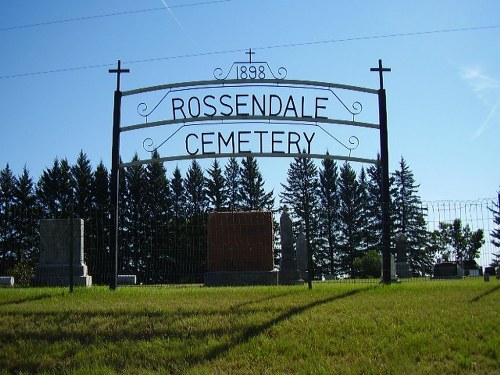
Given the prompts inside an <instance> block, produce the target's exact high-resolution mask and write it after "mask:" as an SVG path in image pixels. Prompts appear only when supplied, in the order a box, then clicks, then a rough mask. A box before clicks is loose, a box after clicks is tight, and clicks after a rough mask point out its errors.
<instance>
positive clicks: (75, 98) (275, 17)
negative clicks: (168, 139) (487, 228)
mask: <svg viewBox="0 0 500 375" xmlns="http://www.w3.org/2000/svg"><path fill="white" fill-rule="evenodd" d="M499 14H500V2H498V1H493V0H491V1H476V0H471V1H466V0H462V1H448V0H442V1H419V2H410V1H371V2H368V1H349V2H347V1H344V2H339V1H331V0H310V1H307V2H306V1H298V0H286V1H285V0H274V1H264V0H255V1H250V0H229V1H209V0H182V1H181V0H148V1H145V0H143V1H127V0H119V1H118V0H112V1H97V0H89V1H85V2H73V1H72V2H69V1H62V0H59V1H56V0H45V1H43V2H41V1H37V2H35V1H31V2H19V1H16V0H2V2H1V3H0V49H1V51H2V52H1V58H0V99H1V100H0V129H1V134H2V136H1V138H0V168H4V167H5V165H6V164H7V163H9V165H10V167H11V168H12V169H13V170H14V172H15V173H16V174H20V173H21V171H22V168H23V166H24V165H25V164H26V165H27V166H28V168H29V170H30V173H31V175H32V176H33V177H34V178H35V180H36V179H37V178H38V176H39V175H40V173H41V172H42V171H43V169H44V168H46V167H50V166H51V165H52V163H53V160H54V158H55V157H59V158H68V160H69V161H70V163H74V161H75V159H76V157H77V155H78V153H79V151H80V150H83V151H84V152H86V153H87V155H88V156H89V158H90V159H91V161H92V163H93V165H94V166H95V165H96V164H97V163H98V162H99V161H100V160H101V159H102V160H103V162H104V163H105V164H106V165H108V166H109V164H110V159H111V127H112V105H113V91H114V89H115V82H116V81H115V77H114V76H112V75H110V74H109V73H108V69H110V68H113V67H114V65H115V64H116V61H117V60H118V59H121V60H122V61H123V65H124V67H126V68H129V69H130V70H131V73H130V74H126V75H124V76H123V79H122V89H123V90H131V89H136V88H140V87H147V86H153V85H160V84H166V83H173V82H183V81H196V80H206V79H212V78H213V76H212V74H213V70H214V69H215V68H217V67H221V68H223V69H227V68H229V67H230V66H231V64H232V62H234V61H241V60H245V59H246V55H245V54H244V51H245V50H246V49H248V48H252V49H253V50H254V51H255V52H256V55H255V57H254V58H255V59H258V60H261V61H267V62H269V65H270V66H271V67H273V68H277V67H280V66H284V67H286V69H287V71H288V75H287V78H289V79H303V80H317V81H327V82H332V83H340V84H349V85H355V86H362V87H369V88H374V89H376V88H378V76H377V74H376V73H373V72H370V68H371V67H374V66H376V65H377V62H378V59H379V58H380V59H383V62H384V65H385V66H388V67H390V68H392V72H390V73H387V74H386V75H385V79H384V84H385V88H386V90H387V102H388V123H389V157H390V169H391V171H393V170H395V169H396V168H397V166H398V162H399V160H400V158H401V156H403V157H404V158H405V159H406V161H407V163H408V164H409V166H410V168H411V170H412V171H413V172H414V174H415V178H416V181H417V183H419V184H420V185H421V186H420V190H419V192H420V195H421V197H422V199H423V200H474V199H478V198H489V197H494V196H496V193H497V191H498V190H499V187H500V168H499V159H500V158H499V155H500V153H499V147H498V144H499V140H500V64H499V61H500V49H499V48H498V40H500V21H499V19H498V15H499ZM65 20H72V21H65ZM63 21H64V22H63ZM22 26H29V27H22ZM366 111H367V113H368V114H369V113H370V109H368V108H367V110H366ZM125 121H128V119H125ZM131 121H132V119H131ZM234 126H235V129H237V128H238V125H234ZM194 131H199V132H201V131H203V129H202V128H201V127H198V128H196V129H195V130H194ZM330 131H331V132H332V133H335V134H337V132H339V133H340V132H342V131H345V129H337V128H335V127H332V128H330ZM349 131H351V133H352V134H353V135H356V132H357V130H356V129H350V130H349ZM131 137H133V136H132V135H131ZM372 137H377V133H374V134H373V136H372ZM318 138H320V137H319V135H318ZM142 139H143V138H140V135H139V134H138V135H137V139H136V140H135V141H136V143H134V142H133V139H132V140H131V141H130V142H129V141H126V142H125V141H124V142H123V148H122V154H123V157H124V159H125V161H127V160H129V159H130V158H131V155H132V154H133V153H134V152H135V151H138V152H141V150H142ZM183 142H184V138H183V136H182V134H181V135H180V137H179V139H177V140H174V141H173V142H172V143H171V144H169V146H168V149H167V150H165V151H163V152H162V154H163V155H165V154H169V153H172V154H174V155H175V154H180V153H182V147H181V146H180V145H182V144H183ZM318 147H319V148H318V150H317V151H318V152H324V151H325V150H324V146H318ZM370 152H372V154H375V155H369V156H370V157H375V156H376V152H377V150H371V151H370ZM364 156H366V155H364ZM290 162H291V160H290V159H286V158H282V159H268V158H266V159H260V160H259V165H260V167H261V171H262V173H263V175H264V178H265V179H266V182H267V184H268V188H270V189H271V188H274V189H275V190H278V189H279V186H280V185H279V184H280V182H284V181H285V178H286V170H287V168H288V165H289V163H290ZM318 163H319V161H318ZM176 164H178V165H179V166H180V167H181V169H182V170H183V171H184V172H185V171H186V170H187V164H188V162H169V163H167V164H166V167H167V170H168V173H169V175H171V173H172V171H173V169H174V168H175V165H176ZM209 164H210V161H203V162H202V166H203V167H205V168H206V167H208V166H209ZM359 167H360V165H356V168H359Z"/></svg>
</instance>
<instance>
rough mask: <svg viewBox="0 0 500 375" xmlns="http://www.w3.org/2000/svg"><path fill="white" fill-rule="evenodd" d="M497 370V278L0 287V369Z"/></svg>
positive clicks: (499, 310)
mask: <svg viewBox="0 0 500 375" xmlns="http://www.w3.org/2000/svg"><path fill="white" fill-rule="evenodd" d="M32 372H36V373H44V372H46V373H82V374H88V373H95V374H103V373H132V374H139V373H140V374H143V373H166V374H168V373H172V374H184V373H187V374H462V373H463V374H469V373H477V374H500V280H496V279H492V280H491V281H490V282H484V281H483V280H482V279H473V280H469V279H467V280H454V281H429V280H426V281H420V282H409V283H402V284H392V285H388V286H384V285H378V284H363V283H356V284H337V283H314V284H313V289H312V290H308V289H307V286H293V287H284V286H279V287H239V288H205V287H200V286H187V287H121V288H119V289H118V290H116V291H114V292H111V291H109V290H108V288H106V287H92V288H86V289H83V288H77V289H75V292H74V293H72V294H70V293H69V292H68V290H67V289H63V288H60V289H59V288H39V289H34V288H27V289H24V288H3V289H0V373H32Z"/></svg>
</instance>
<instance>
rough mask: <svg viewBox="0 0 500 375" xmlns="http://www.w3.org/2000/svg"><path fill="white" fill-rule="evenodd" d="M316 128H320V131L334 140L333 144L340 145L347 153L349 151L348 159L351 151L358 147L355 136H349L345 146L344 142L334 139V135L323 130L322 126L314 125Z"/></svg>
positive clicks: (357, 140)
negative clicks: (347, 143)
mask: <svg viewBox="0 0 500 375" xmlns="http://www.w3.org/2000/svg"><path fill="white" fill-rule="evenodd" d="M316 126H317V127H318V128H320V129H321V130H323V131H324V132H325V133H326V134H328V135H329V136H330V138H332V139H333V140H335V142H337V143H338V144H339V145H341V146H342V147H344V148H345V149H346V150H347V151H349V157H350V156H351V153H352V151H354V150H355V149H357V148H358V146H359V138H358V137H356V136H355V135H351V136H350V137H349V140H348V142H349V144H350V145H351V146H349V145H346V144H345V143H344V142H342V141H341V140H340V139H338V138H337V137H335V136H334V135H332V134H331V133H329V132H328V131H327V130H326V129H325V128H323V127H322V126H320V125H316Z"/></svg>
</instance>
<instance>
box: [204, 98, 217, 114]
mask: <svg viewBox="0 0 500 375" xmlns="http://www.w3.org/2000/svg"><path fill="white" fill-rule="evenodd" d="M209 98H210V99H213V100H215V96H213V95H207V96H205V97H204V98H203V104H205V105H206V106H207V107H208V108H211V109H212V111H213V112H211V113H209V112H205V113H203V114H204V115H205V116H209V117H214V116H215V114H216V113H217V108H215V106H214V105H213V104H210V103H209V102H208V101H207V99H209Z"/></svg>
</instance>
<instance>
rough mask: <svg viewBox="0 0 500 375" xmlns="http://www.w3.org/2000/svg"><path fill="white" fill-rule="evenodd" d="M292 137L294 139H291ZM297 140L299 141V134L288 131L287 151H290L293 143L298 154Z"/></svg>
mask: <svg viewBox="0 0 500 375" xmlns="http://www.w3.org/2000/svg"><path fill="white" fill-rule="evenodd" d="M292 137H294V138H295V139H293V140H292ZM299 142H300V134H299V133H295V132H288V153H289V154H290V153H291V148H292V145H295V147H297V153H299V154H300V147H299Z"/></svg>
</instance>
